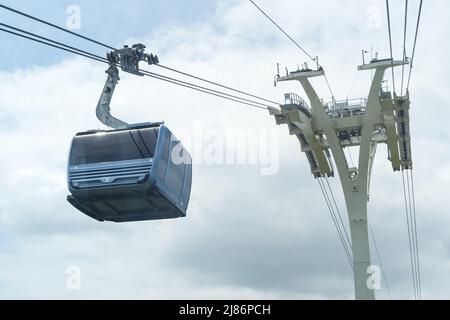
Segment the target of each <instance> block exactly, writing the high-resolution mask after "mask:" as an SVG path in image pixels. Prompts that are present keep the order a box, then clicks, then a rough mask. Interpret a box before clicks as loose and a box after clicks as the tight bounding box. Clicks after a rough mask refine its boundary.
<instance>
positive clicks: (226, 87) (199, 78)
mask: <svg viewBox="0 0 450 320" xmlns="http://www.w3.org/2000/svg"><path fill="white" fill-rule="evenodd" d="M156 66H158V67H160V68H164V69H167V70H170V71H173V72H176V73H179V74H182V75H184V76H187V77H191V78H194V79H197V80H200V81H204V82H206V83H209V84H213V85H215V86H219V87H222V88H224V89H228V90H231V91H235V92H238V93H241V94H244V95H247V96H249V97H252V98H256V99H260V100H263V101H266V102H270V103H274V104H276V105H280V104H279V103H278V102H275V101H272V100H268V99H265V98H261V97H258V96H256V95H253V94H250V93H247V92H244V91H240V90H237V89H234V88H231V87H229V86H225V85H223V84H220V83H217V82H214V81H210V80H207V79H204V78H201V77H198V76H195V75H192V74H190V73H187V72H183V71H180V70H177V69H174V68H170V67H167V66H164V65H162V64H157V65H156Z"/></svg>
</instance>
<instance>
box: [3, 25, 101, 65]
mask: <svg viewBox="0 0 450 320" xmlns="http://www.w3.org/2000/svg"><path fill="white" fill-rule="evenodd" d="M0 31H3V32H6V33H9V34H12V35H15V36H18V37H21V38H25V39H28V40H31V41H35V42H38V43H41V44H45V45H47V46H50V47H53V48H57V49H60V50H64V51H67V52H70V53H74V54H77V55H80V56H83V57H86V58H89V59H93V60H96V61H99V62H103V63H106V61H105V60H103V59H99V58H97V57H96V56H95V55H87V54H84V53H82V52H79V51H74V50H71V49H67V48H64V47H61V46H58V45H55V44H52V43H49V42H46V41H42V40H39V39H36V38H32V37H29V36H26V35H23V34H19V33H17V32H13V31H10V30H6V29H3V28H0Z"/></svg>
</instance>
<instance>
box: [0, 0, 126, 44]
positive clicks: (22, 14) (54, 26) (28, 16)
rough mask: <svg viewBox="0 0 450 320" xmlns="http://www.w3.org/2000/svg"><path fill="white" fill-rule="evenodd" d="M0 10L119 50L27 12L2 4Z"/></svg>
mask: <svg viewBox="0 0 450 320" xmlns="http://www.w3.org/2000/svg"><path fill="white" fill-rule="evenodd" d="M0 8H3V9H6V10H9V11H11V12H14V13H16V14H19V15H21V16H24V17H27V18H29V19H32V20H35V21H38V22H40V23H43V24H46V25H48V26H50V27H53V28H56V29H58V30H61V31H64V32H67V33H69V34H71V35H74V36H76V37H79V38H82V39H84V40H87V41H90V42H93V43H96V44H98V45H101V46H103V47H105V48H108V49H111V50H117V49H116V48H114V47H112V46H109V45H107V44H104V43H102V42H100V41H97V40H94V39H92V38H89V37H86V36H83V35H81V34H79V33H76V32H73V31H70V30H67V29H65V28H62V27H60V26H57V25H56V24H53V23H51V22H48V21H45V20H42V19H39V18H36V17H34V16H32V15H30V14H27V13H25V12H22V11H19V10H16V9H13V8H11V7H8V6H5V5H3V4H0Z"/></svg>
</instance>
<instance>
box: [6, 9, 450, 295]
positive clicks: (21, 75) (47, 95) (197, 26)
mask: <svg viewBox="0 0 450 320" xmlns="http://www.w3.org/2000/svg"><path fill="white" fill-rule="evenodd" d="M392 2H394V1H392ZM2 3H4V4H6V5H10V6H13V7H15V8H17V9H20V10H24V11H26V12H28V13H32V14H35V15H37V16H39V17H42V18H45V19H48V20H50V21H53V22H55V23H56V24H58V25H61V26H65V25H66V20H67V19H68V18H69V16H70V14H68V13H67V7H68V6H69V5H77V6H78V7H79V8H80V13H81V16H80V17H81V20H80V22H81V24H80V27H81V29H80V30H76V31H77V32H80V33H82V34H84V35H87V36H91V37H93V38H95V39H98V40H100V41H103V42H106V43H108V44H111V45H113V46H121V45H122V44H132V43H136V42H142V43H144V44H146V45H147V47H148V51H149V52H153V53H156V54H158V55H159V58H160V61H161V63H163V64H164V65H167V66H171V67H175V68H178V69H182V70H183V71H188V72H192V73H194V74H196V75H200V76H204V77H206V78H208V79H211V80H215V81H219V82H221V83H224V84H228V85H231V86H234V87H236V88H239V89H241V90H245V91H249V92H252V93H255V94H258V95H261V96H264V97H266V98H269V99H272V100H276V101H280V102H282V101H283V93H286V92H295V93H297V94H300V95H301V96H303V97H305V95H304V92H303V91H302V90H301V88H300V86H299V85H298V84H296V83H280V84H279V85H278V86H277V87H274V86H273V77H274V75H275V73H276V63H280V64H281V65H282V66H283V67H284V66H286V67H288V68H290V69H294V68H297V65H298V64H301V63H303V62H304V61H306V59H307V58H306V57H305V55H304V54H302V53H301V52H300V51H299V50H298V49H297V48H296V47H295V46H293V45H292V44H291V43H290V42H288V41H287V40H286V39H285V38H283V35H282V34H281V33H280V32H279V31H278V30H276V29H275V28H274V26H273V25H271V24H270V23H269V22H268V21H267V20H266V19H265V18H264V17H263V16H262V15H261V14H260V13H259V12H258V11H257V10H256V9H255V8H254V7H253V6H252V5H251V3H250V2H248V1H245V0H241V1H238V0H230V1H210V0H196V1H191V0H190V1H187V0H186V1H184V0H183V1H175V0H173V1H162V2H161V1H137V0H135V1H127V2H123V1H97V2H95V3H94V2H93V1H78V2H77V1H70V2H69V1H41V2H39V3H38V2H35V1H24V0H21V1H3V2H2ZM258 3H259V4H260V5H261V6H262V7H263V8H265V9H266V10H267V12H269V13H270V14H271V15H272V17H273V18H274V19H276V20H277V21H278V22H279V23H280V24H281V25H282V26H283V27H284V28H285V29H286V30H287V31H288V32H289V33H290V34H291V35H292V36H293V38H295V39H296V40H297V41H298V42H299V43H301V44H302V45H303V46H304V47H305V48H306V49H307V50H308V51H310V52H311V54H312V55H314V56H315V55H318V56H319V57H320V62H321V64H322V65H323V66H324V68H325V70H326V73H327V76H328V78H329V80H330V83H331V86H332V88H333V91H334V94H335V96H336V98H337V99H345V98H346V97H347V96H348V95H349V94H350V97H352V98H360V97H365V96H366V95H367V91H368V86H369V80H370V73H367V72H362V73H359V74H357V72H356V67H357V65H359V64H361V62H362V61H361V49H366V50H369V51H370V49H371V48H373V52H379V53H380V58H383V57H387V56H388V54H389V51H388V37H387V27H386V16H385V7H384V1H375V0H373V1H357V0H345V1H344V0H341V1H332V0H321V1H317V0H314V1H313V0H302V1H298V0H297V1H296V0H284V1H275V0H260V1H258ZM392 6H393V7H392V23H393V35H394V39H393V43H394V53H395V55H396V57H397V58H400V57H401V53H402V25H403V14H402V10H403V8H402V3H401V2H400V1H395V3H393V4H392ZM410 7H411V11H410V17H409V19H410V20H409V21H410V25H409V27H410V28H409V31H408V41H407V50H408V52H410V51H411V50H410V49H411V46H412V36H413V31H414V25H413V23H414V21H415V16H416V14H417V8H418V1H410ZM449 15H450V3H448V1H445V0H435V1H428V2H426V3H425V4H424V12H423V17H422V18H423V20H422V25H421V31H420V36H419V39H418V47H417V53H416V63H415V66H414V69H413V70H414V71H413V76H412V83H411V86H410V91H411V100H412V105H411V118H412V136H413V157H414V165H415V182H416V185H415V186H416V205H417V215H418V231H419V244H420V253H421V270H422V288H423V297H424V298H438V299H444V298H447V299H448V298H450V273H449V270H450V209H449V208H448V205H447V203H446V202H445V201H446V199H448V197H449V195H450V192H449V191H448V184H449V183H450V151H449V148H448V141H449V140H450V126H449V125H448V119H447V117H446V116H447V114H448V106H447V104H448V101H449V100H450V90H449V84H450V73H449V72H448V71H449V67H448V56H449V54H448V53H449V49H450V48H449V47H450V45H449V42H448V41H446V39H447V38H448V32H449V31H450V19H449V18H450V17H449ZM0 17H1V18H0V20H1V21H5V23H11V24H13V25H14V26H17V27H23V28H27V29H28V30H32V31H35V32H40V34H42V35H45V36H49V37H52V38H54V39H57V40H59V41H64V42H66V43H68V44H72V45H76V46H79V47H82V48H84V49H86V50H90V51H92V52H96V53H98V54H101V55H104V54H105V53H106V49H105V48H102V47H99V46H95V45H92V44H89V43H87V42H84V41H81V40H79V39H76V38H73V37H70V36H69V35H67V34H64V33H61V32H57V31H55V30H52V29H49V28H46V27H43V26H41V25H39V24H36V23H33V22H30V21H27V20H26V19H24V18H21V17H18V16H14V15H13V14H12V13H9V12H6V11H3V10H1V11H0ZM0 57H1V60H0V145H1V150H2V151H1V157H0V168H1V170H0V190H1V192H0V298H69V299H79V298H114V299H116V298H139V299H175V298H191V299H199V298H224V299H227V298H244V299H247V298H275V299H278V298H287V299H297V298H313V299H340V298H343V299H351V298H352V297H353V275H352V272H351V269H350V267H349V265H348V263H347V261H346V258H345V255H344V251H343V249H342V247H341V245H340V243H339V241H338V236H337V233H336V230H335V229H334V227H333V224H332V220H331V218H330V216H329V213H328V211H327V207H326V205H325V203H324V201H323V200H322V196H321V193H320V188H319V186H318V184H317V182H316V181H315V180H314V179H313V177H312V176H311V174H310V173H309V166H308V163H307V161H306V157H305V155H304V154H302V153H301V152H300V147H299V144H298V141H297V140H296V138H295V137H293V136H289V135H288V131H287V128H286V127H277V126H276V125H275V121H274V119H273V118H271V117H270V115H269V114H268V112H266V111H264V110H258V109H254V108H250V107H247V106H244V105H239V104H235V103H233V102H229V101H223V100H221V99H218V98H215V97H212V96H207V95H203V94H201V93H197V92H195V91H190V90H188V89H185V88H180V87H176V86H174V85H172V84H167V83H164V82H160V81H158V80H155V79H151V78H137V77H133V76H130V75H124V74H122V75H121V81H120V83H119V86H118V88H117V91H116V94H115V96H114V99H113V103H112V108H113V113H114V114H115V115H117V116H118V117H120V118H122V119H124V120H126V121H128V122H145V121H161V120H164V121H165V122H166V124H167V125H168V126H169V128H170V129H171V130H172V131H173V132H174V134H175V135H176V136H177V137H178V138H180V139H181V140H182V141H184V142H185V143H186V145H187V146H188V147H189V148H190V150H191V152H192V154H193V157H194V163H195V165H194V167H193V189H192V195H191V201H190V205H189V209H188V215H187V217H186V218H182V219H176V220H168V221H150V222H139V223H129V224H113V223H100V222H97V221H95V220H92V219H90V218H89V217H87V216H85V215H84V214H82V213H80V212H78V211H77V210H75V209H74V208H73V207H72V206H71V205H70V204H69V203H68V202H66V195H67V193H68V190H67V183H66V165H67V163H66V162H67V154H68V148H69V144H70V142H71V139H72V138H73V136H74V135H75V134H76V133H77V132H79V131H85V130H87V129H93V128H101V127H102V126H101V124H100V123H99V122H98V121H97V119H96V118H95V110H94V109H95V106H96V104H97V100H98V97H99V95H100V92H101V89H102V88H103V85H104V80H105V74H104V69H105V66H104V65H102V64H99V63H97V62H95V61H90V60H86V59H84V58H81V57H79V58H77V57H73V56H71V55H70V54H67V53H60V52H57V51H55V50H54V49H51V48H48V47H42V46H40V45H38V44H33V43H31V42H29V41H25V40H22V39H18V38H15V37H11V36H9V35H6V34H4V33H1V34H0ZM148 68H150V67H148ZM151 68H152V71H157V72H162V70H161V69H157V68H156V67H151ZM167 74H168V75H171V74H169V73H167ZM386 78H388V75H387V77H386ZM313 83H314V85H315V86H316V88H317V90H318V92H319V94H320V95H321V97H323V98H324V99H325V100H329V99H330V94H329V92H328V91H327V89H326V86H325V83H324V81H323V79H315V80H314V82H313ZM352 83H355V85H353V86H352ZM305 98H306V97H305ZM199 132H200V134H199ZM236 137H239V139H236ZM233 140H234V142H233ZM238 140H240V142H242V141H244V142H245V141H252V143H253V145H252V147H249V148H254V146H255V145H256V146H257V148H256V152H257V154H258V159H257V161H256V163H247V164H245V163H244V164H220V163H217V162H218V161H216V162H214V161H211V157H208V154H207V153H208V148H207V146H208V145H211V143H213V144H214V143H216V146H217V145H223V146H225V147H224V148H225V149H224V150H223V151H224V152H225V153H227V154H228V153H230V152H231V153H232V152H235V151H236V149H237V148H238V144H239V143H238V142H239V141H238ZM211 141H213V142H211ZM218 141H219V142H218ZM223 141H228V142H223ZM230 141H231V142H230ZM236 141H238V142H236ZM222 142H223V143H222ZM386 158H387V153H386V148H385V146H380V147H379V149H378V154H377V160H376V162H375V166H374V175H373V177H372V186H371V197H370V202H369V219H370V221H371V223H372V226H373V228H374V231H375V234H376V237H377V241H378V246H379V248H380V251H381V254H382V258H383V262H384V267H385V269H386V275H387V278H388V281H389V285H390V288H391V293H392V297H393V298H397V299H409V298H411V297H412V294H413V292H412V282H411V276H410V266H409V250H408V238H407V230H406V221H405V213H404V208H403V194H402V183H401V175H400V174H399V173H393V172H392V169H391V166H390V163H389V162H388V161H387V159H386ZM216 160H217V159H216ZM268 167H270V168H271V169H275V171H273V170H272V171H271V172H269V173H271V174H267V172H266V174H262V173H264V169H267V168H268ZM269 171H270V170H269ZM332 182H333V187H334V190H335V193H336V194H337V196H338V200H339V203H340V208H341V211H343V212H344V211H345V207H344V203H343V201H342V196H341V191H340V189H339V188H338V186H339V185H338V181H332ZM344 217H345V215H344ZM374 263H377V261H376V259H374ZM71 266H75V267H76V268H79V270H80V271H81V288H80V290H70V288H68V287H67V280H68V277H69V274H68V273H67V271H68V268H69V269H70V267H71ZM376 294H377V297H378V298H381V299H385V298H387V292H386V288H385V287H384V283H383V287H382V289H381V290H378V291H377V293H376Z"/></svg>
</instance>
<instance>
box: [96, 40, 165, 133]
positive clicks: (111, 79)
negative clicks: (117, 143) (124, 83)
mask: <svg viewBox="0 0 450 320" xmlns="http://www.w3.org/2000/svg"><path fill="white" fill-rule="evenodd" d="M144 50H145V46H144V45H143V44H135V45H133V46H132V47H131V48H130V47H128V46H124V47H123V48H122V49H119V50H115V51H112V52H109V53H108V54H107V59H108V61H109V68H108V69H107V70H106V74H107V75H108V77H107V79H106V83H105V86H104V88H103V91H102V94H101V96H100V99H99V101H98V103H97V108H96V115H97V118H98V119H99V120H100V122H102V123H103V124H105V125H106V126H108V127H110V128H113V129H125V128H128V127H129V126H130V125H129V124H128V123H126V122H124V121H122V120H120V119H118V118H116V117H114V116H113V115H112V114H111V107H110V105H111V99H112V96H113V94H114V90H115V88H116V86H117V83H118V82H119V80H120V78H119V69H118V68H117V66H120V68H121V69H122V71H124V72H128V73H131V74H134V75H138V76H143V75H144V74H143V73H142V72H140V70H139V62H140V61H146V62H147V63H148V64H150V65H151V64H158V63H159V60H158V56H156V55H153V54H146V53H145V52H144Z"/></svg>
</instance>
